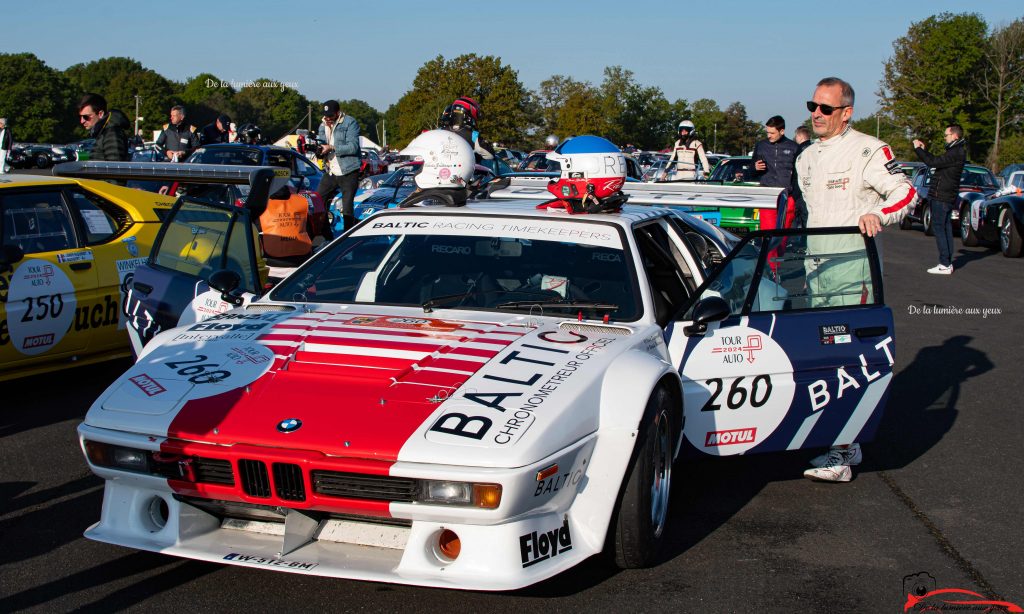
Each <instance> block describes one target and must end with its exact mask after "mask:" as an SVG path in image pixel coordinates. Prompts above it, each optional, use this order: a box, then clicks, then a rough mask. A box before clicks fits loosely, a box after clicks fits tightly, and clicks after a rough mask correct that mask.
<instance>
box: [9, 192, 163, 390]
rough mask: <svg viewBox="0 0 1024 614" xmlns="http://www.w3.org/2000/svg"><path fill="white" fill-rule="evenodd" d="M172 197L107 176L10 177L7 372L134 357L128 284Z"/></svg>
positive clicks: (26, 372) (13, 374)
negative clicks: (123, 311)
mask: <svg viewBox="0 0 1024 614" xmlns="http://www.w3.org/2000/svg"><path fill="white" fill-rule="evenodd" d="M173 203H174V199H173V198H168V197H166V196H161V195H158V194H151V193H149V192H142V191H140V190H133V189H130V188H126V187H121V186H117V185H113V184H111V183H107V182H106V181H95V180H89V179H67V178H63V177H50V176H44V175H18V174H12V175H5V176H4V178H3V181H2V182H0V380H7V379H13V378H17V377H22V376H25V375H33V374H37V373H45V372H48V371H53V370H56V369H63V368H66V367H71V366H75V365H84V364H90V363H94V362H98V361H102V360H109V359H112V358H122V357H125V356H129V355H130V352H129V349H128V336H127V334H125V319H124V318H123V317H120V306H121V302H122V300H123V299H124V288H125V286H126V284H127V283H130V282H131V279H132V274H133V272H134V271H135V268H136V267H137V266H138V265H139V264H141V263H142V262H143V261H145V259H146V256H148V255H149V252H150V249H151V248H152V246H153V242H154V240H155V238H156V236H157V231H158V230H159V228H160V221H161V220H162V219H163V217H164V216H165V215H166V214H167V213H168V212H169V211H170V207H171V205H172V204H173ZM55 381H59V380H55Z"/></svg>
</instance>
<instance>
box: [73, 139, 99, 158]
mask: <svg viewBox="0 0 1024 614" xmlns="http://www.w3.org/2000/svg"><path fill="white" fill-rule="evenodd" d="M95 146H96V139H82V140H81V141H76V142H74V143H71V144H70V145H68V147H70V148H72V149H74V151H75V158H76V159H77V160H78V161H79V162H85V161H87V160H88V159H89V158H90V157H92V150H93V147H95Z"/></svg>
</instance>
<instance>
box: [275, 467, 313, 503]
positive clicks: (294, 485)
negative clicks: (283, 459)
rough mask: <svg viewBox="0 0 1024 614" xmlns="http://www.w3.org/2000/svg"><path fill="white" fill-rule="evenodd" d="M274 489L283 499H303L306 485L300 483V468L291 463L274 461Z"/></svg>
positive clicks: (304, 498)
mask: <svg viewBox="0 0 1024 614" xmlns="http://www.w3.org/2000/svg"><path fill="white" fill-rule="evenodd" d="M274 490H275V491H276V492H277V496H278V498H280V499H284V500H285V501H305V500H306V485H305V484H303V483H302V469H300V468H299V466H298V465H293V464H291V463H274Z"/></svg>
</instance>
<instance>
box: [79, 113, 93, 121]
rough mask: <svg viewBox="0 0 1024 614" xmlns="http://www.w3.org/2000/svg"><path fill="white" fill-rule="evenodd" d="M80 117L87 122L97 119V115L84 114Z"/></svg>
mask: <svg viewBox="0 0 1024 614" xmlns="http://www.w3.org/2000/svg"><path fill="white" fill-rule="evenodd" d="M78 117H80V118H82V119H84V120H85V121H89V120H90V119H92V118H94V117H96V114H95V113H82V114H81V115H79V116H78Z"/></svg>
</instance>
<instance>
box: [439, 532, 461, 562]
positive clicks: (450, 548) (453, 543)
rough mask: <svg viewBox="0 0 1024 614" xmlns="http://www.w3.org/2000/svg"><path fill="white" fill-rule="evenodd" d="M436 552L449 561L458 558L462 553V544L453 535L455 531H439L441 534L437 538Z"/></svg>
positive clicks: (456, 536)
mask: <svg viewBox="0 0 1024 614" xmlns="http://www.w3.org/2000/svg"><path fill="white" fill-rule="evenodd" d="M437 551H438V552H439V553H441V555H442V556H444V557H445V558H446V559H448V560H450V561H454V560H455V559H457V558H459V553H460V552H462V542H461V541H459V536H458V535H456V534H455V531H452V530H451V529H444V530H443V531H441V534H440V535H438V536H437Z"/></svg>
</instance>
